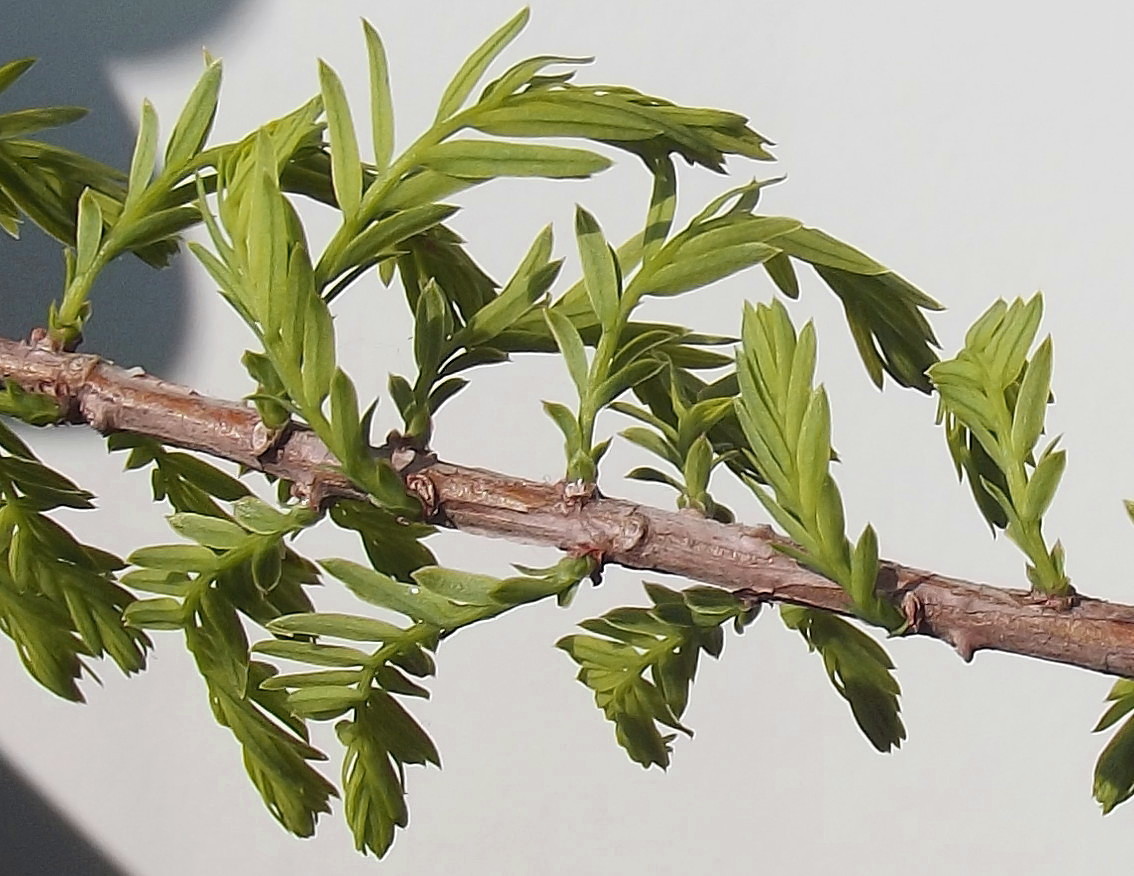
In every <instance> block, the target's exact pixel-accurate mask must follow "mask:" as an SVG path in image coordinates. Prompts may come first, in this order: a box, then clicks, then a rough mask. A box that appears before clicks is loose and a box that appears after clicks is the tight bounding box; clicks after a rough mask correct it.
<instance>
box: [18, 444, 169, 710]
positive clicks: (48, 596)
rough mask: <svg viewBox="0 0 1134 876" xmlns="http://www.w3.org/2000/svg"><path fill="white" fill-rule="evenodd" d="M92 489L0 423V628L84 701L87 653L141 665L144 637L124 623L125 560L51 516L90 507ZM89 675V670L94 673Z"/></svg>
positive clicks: (50, 681) (44, 676) (31, 666)
mask: <svg viewBox="0 0 1134 876" xmlns="http://www.w3.org/2000/svg"><path fill="white" fill-rule="evenodd" d="M93 498H94V497H93V496H92V495H91V494H90V493H88V492H86V491H85V490H82V489H80V488H79V487H78V486H76V485H75V484H74V483H73V482H72V481H70V480H69V479H68V478H66V477H64V476H63V475H61V474H59V473H58V472H56V471H53V470H52V469H50V468H48V467H47V466H46V465H44V464H43V463H42V462H40V460H39V459H38V458H37V457H36V456H35V454H34V453H32V451H31V449H30V448H29V447H28V446H27V445H26V444H24V442H23V441H21V440H20V439H19V438H18V437H17V436H16V435H15V433H13V432H12V431H11V430H10V429H9V428H8V427H7V426H4V425H3V424H0V630H2V631H3V632H4V633H5V635H7V636H8V637H9V638H11V639H12V641H13V643H14V644H15V646H16V651H17V653H18V654H19V656H20V659H21V660H22V661H23V663H24V666H25V667H26V668H27V670H28V672H29V673H30V674H31V675H32V677H34V678H35V679H36V680H37V681H38V682H39V683H40V684H42V685H43V686H44V687H46V688H47V689H48V690H50V691H52V692H53V693H55V694H57V695H58V696H61V697H64V698H65V699H69V700H76V701H81V700H82V699H83V695H82V693H81V692H80V690H79V687H78V685H77V683H76V682H77V680H78V679H79V677H80V676H81V675H82V673H83V672H84V671H86V672H91V670H90V667H89V664H88V662H87V659H88V658H94V657H102V656H109V657H110V658H111V659H112V660H114V662H115V663H116V664H117V665H118V667H119V668H120V669H121V670H122V671H123V672H125V673H133V672H138V671H140V670H142V669H144V668H145V664H146V651H147V650H148V649H149V646H150V642H149V639H148V638H147V637H146V636H145V635H144V634H143V633H141V632H140V631H138V630H134V629H130V628H128V627H127V626H126V625H125V624H124V623H123V611H124V610H128V607H129V605H130V604H131V602H132V597H131V595H130V594H129V593H128V592H127V591H126V590H124V589H122V588H121V587H119V586H118V585H117V584H116V583H115V580H114V572H115V571H116V570H118V569H121V568H122V567H123V566H124V564H123V562H122V561H121V560H120V559H118V557H116V556H114V555H113V554H109V553H107V552H106V551H103V550H100V549H99V548H95V547H91V546H90V545H84V544H81V543H80V542H79V541H77V540H76V539H75V538H74V536H72V535H71V534H70V533H69V532H67V530H66V529H64V528H63V527H62V526H60V525H59V524H58V523H57V522H56V521H55V520H53V519H52V518H51V517H50V516H49V512H51V511H54V510H56V509H60V508H74V509H90V508H93V507H94V505H93V504H92V503H91V500H92V499H93ZM92 674H93V673H92Z"/></svg>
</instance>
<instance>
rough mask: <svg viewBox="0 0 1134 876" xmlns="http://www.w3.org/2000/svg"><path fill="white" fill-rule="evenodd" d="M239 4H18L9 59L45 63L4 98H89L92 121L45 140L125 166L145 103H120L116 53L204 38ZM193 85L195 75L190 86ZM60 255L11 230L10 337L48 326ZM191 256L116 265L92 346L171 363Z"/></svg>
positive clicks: (2, 53) (0, 294) (0, 295)
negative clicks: (113, 67) (114, 82)
mask: <svg viewBox="0 0 1134 876" xmlns="http://www.w3.org/2000/svg"><path fill="white" fill-rule="evenodd" d="M238 5H239V0H196V2H192V3H186V2H168V0H167V2H157V0H151V2H146V0H134V2H130V0H82V2H75V3H60V2H51V0H46V2H40V3H7V4H5V9H4V26H3V28H0V64H3V63H7V62H8V61H11V60H15V59H16V58H23V57H28V56H30V57H35V58H39V62H38V63H37V64H36V65H35V66H34V67H33V68H32V69H31V70H29V71H28V72H27V73H25V74H24V76H23V77H22V78H21V79H20V81H19V82H17V83H16V84H15V85H14V86H12V87H11V88H9V89H8V90H7V91H6V92H4V94H2V95H0V111H10V110H13V109H23V108H25V107H32V106H50V105H60V104H62V105H77V106H82V107H86V108H87V109H89V110H90V114H89V115H88V116H87V117H86V118H84V119H82V120H80V121H79V122H77V123H75V124H73V125H68V126H66V127H63V128H58V129H55V130H52V131H48V132H46V134H45V135H43V139H45V140H49V141H50V142H52V143H56V144H58V145H61V146H66V147H68V148H70V149H74V150H76V151H77V152H81V153H83V154H85V155H90V156H92V157H93V158H97V159H99V160H100V161H104V162H106V163H107V164H110V165H111V166H113V167H117V168H119V169H121V170H126V169H128V168H129V166H130V154H131V152H132V150H133V146H134V137H135V134H136V127H135V125H136V119H137V114H138V109H139V108H138V107H124V106H122V105H120V104H119V102H118V99H117V97H116V95H115V94H114V92H113V90H112V88H111V83H110V80H109V79H108V77H107V74H106V68H107V61H108V60H109V59H114V58H123V57H126V58H129V57H132V56H134V57H136V56H140V55H148V54H153V53H158V52H161V51H163V50H167V49H169V48H171V47H174V46H178V45H182V44H184V43H187V42H197V43H200V42H201V40H202V38H203V37H204V36H205V35H206V33H207V31H208V30H209V29H210V28H212V27H214V26H215V25H217V23H218V22H219V20H220V19H222V18H223V16H224V15H225V14H226V13H228V12H229V11H231V10H232V9H233V8H235V7H236V6H238ZM190 87H191V83H186V89H185V90H186V95H188V91H189V88H190ZM164 121H165V122H166V124H167V125H172V123H173V122H172V119H169V120H164ZM166 130H168V127H167V128H166ZM37 136H39V135H37ZM61 252H62V251H61V248H60V245H59V244H58V243H57V242H56V241H54V240H53V239H51V238H49V237H48V236H47V235H46V234H44V233H43V232H42V231H40V230H39V229H38V228H36V227H35V226H34V225H33V224H32V223H31V222H29V221H25V222H24V223H23V225H22V226H21V239H20V240H12V239H10V238H9V237H8V235H6V234H4V233H2V232H0V336H3V337H8V338H19V337H26V336H27V333H28V332H29V331H30V330H31V329H32V328H34V327H36V326H42V325H44V323H45V322H46V318H47V308H48V305H49V304H50V303H51V302H52V301H53V300H55V299H56V298H57V297H58V296H59V294H60V293H61V291H62V283H63V259H62V255H61ZM184 258H185V254H184V253H182V254H181V255H179V256H177V257H176V258H175V259H174V260H173V262H172V264H171V265H170V266H169V267H168V268H165V269H163V270H160V271H158V270H155V269H153V268H151V267H149V266H147V265H145V264H143V263H142V262H141V261H139V260H138V259H136V258H135V257H134V256H132V255H125V256H122V257H121V258H119V259H118V260H117V261H115V262H114V263H113V264H111V265H110V266H109V267H108V268H107V270H106V271H105V272H104V274H103V275H102V277H101V278H100V279H99V281H98V283H97V285H96V286H95V289H94V291H93V293H92V296H91V301H92V304H93V307H94V315H93V318H92V319H91V321H90V323H89V324H88V329H87V330H86V331H85V333H84V334H85V340H84V344H83V348H84V349H85V350H87V351H89V352H92V353H98V354H100V355H103V356H106V357H107V358H110V359H113V360H115V361H117V362H119V363H121V364H123V365H126V366H133V365H140V366H142V367H143V368H146V369H147V370H148V371H152V372H154V373H157V374H162V373H163V372H168V371H169V367H170V365H171V364H172V363H173V362H174V361H175V360H176V358H177V356H178V354H179V353H180V351H181V349H182V346H183V344H184V339H185V331H184V327H185V326H184V323H185V318H186V312H187V310H186V286H185V273H184V271H185V268H184V263H183V262H184Z"/></svg>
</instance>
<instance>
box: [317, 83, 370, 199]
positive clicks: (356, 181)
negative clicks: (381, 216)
mask: <svg viewBox="0 0 1134 876" xmlns="http://www.w3.org/2000/svg"><path fill="white" fill-rule="evenodd" d="M319 89H320V91H321V93H322V95H323V108H324V111H325V112H326V113H327V138H328V140H329V146H330V152H331V183H332V185H333V186H334V189H335V199H336V200H337V201H338V203H339V208H340V209H341V210H342V211H343V214H344V215H345V216H348V217H349V216H353V215H354V214H355V213H356V212H357V211H358V205H359V202H360V201H361V199H362V163H361V159H360V158H359V154H358V139H357V138H356V137H355V133H354V122H353V121H352V119H351V116H350V105H349V104H348V103H347V98H346V91H345V90H344V89H343V83H342V81H341V80H340V79H339V77H338V74H337V73H335V71H334V70H332V69H331V68H330V66H328V65H327V64H326V63H325V62H323V61H320V62H319Z"/></svg>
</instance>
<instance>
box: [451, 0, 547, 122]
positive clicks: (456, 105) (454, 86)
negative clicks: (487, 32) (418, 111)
mask: <svg viewBox="0 0 1134 876" xmlns="http://www.w3.org/2000/svg"><path fill="white" fill-rule="evenodd" d="M529 16H530V12H529V10H528V8H527V7H526V6H525V7H524V8H523V9H521V10H520V11H519V12H518V13H516V15H514V16H513V17H512V18H511V19H510V20H509V21H507V22H506V23H505V24H504V25H503V26H502V27H500V28H499V29H498V30H497V31H496V32H495V33H493V34H492V36H490V37H489V38H488V39H487V40H485V41H484V42H483V43H481V44H480V45H479V46H478V47H477V49H476V51H474V52H473V53H472V54H471V55H469V57H468V58H467V59H466V60H465V62H464V63H463V64H462V65H461V68H460V69H459V70H458V71H457V73H456V75H455V76H453V79H452V81H451V82H450V83H449V85H448V86H447V87H446V88H445V93H444V94H443V95H442V96H441V104H440V105H439V106H438V107H437V117H436V119H435V121H437V122H442V121H444V120H445V119H447V118H449V116H451V115H452V114H453V113H455V112H456V111H457V110H459V109H460V108H461V106H462V105H463V104H464V102H465V100H466V99H467V98H468V96H469V95H470V94H471V93H472V90H473V89H474V88H476V84H477V82H479V81H480V78H481V77H482V76H483V75H484V71H485V70H487V69H488V67H489V65H490V64H491V63H492V62H493V61H494V60H496V58H497V56H498V55H499V54H500V53H501V52H503V51H504V49H505V48H507V47H508V44H509V43H510V42H512V40H514V39H515V38H516V37H517V36H519V35H520V31H522V30H523V29H524V26H525V25H526V24H527V23H528V18H529Z"/></svg>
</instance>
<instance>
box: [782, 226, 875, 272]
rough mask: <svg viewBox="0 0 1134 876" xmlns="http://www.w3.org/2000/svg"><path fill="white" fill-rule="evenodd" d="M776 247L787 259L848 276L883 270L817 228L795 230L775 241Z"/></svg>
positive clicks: (865, 256)
mask: <svg viewBox="0 0 1134 876" xmlns="http://www.w3.org/2000/svg"><path fill="white" fill-rule="evenodd" d="M776 246H777V247H779V248H780V249H782V250H783V251H784V252H786V253H787V254H788V255H791V256H795V257H796V258H797V259H802V260H803V261H805V262H810V263H811V264H814V265H825V266H826V267H829V268H837V269H838V270H841V271H849V272H851V273H852V274H884V273H886V272H887V269H886V267H885V266H884V265H880V264H879V263H878V262H876V261H874V259H872V258H870V256H868V255H866V254H865V253H863V252H860V251H859V250H857V249H855V248H854V247H853V246H850V245H849V244H846V243H843V242H842V241H840V240H836V239H835V238H833V237H831V236H830V235H829V234H827V233H826V232H823V231H820V230H819V229H818V228H797V229H796V230H794V231H789V232H788V233H786V234H783V235H780V236H779V237H777V238H776Z"/></svg>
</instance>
